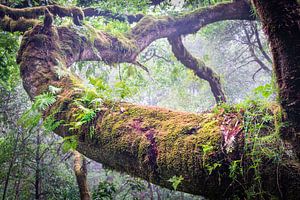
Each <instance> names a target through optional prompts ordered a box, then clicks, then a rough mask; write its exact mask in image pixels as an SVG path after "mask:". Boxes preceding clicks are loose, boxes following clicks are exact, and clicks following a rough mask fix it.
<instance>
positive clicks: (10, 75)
mask: <svg viewBox="0 0 300 200" xmlns="http://www.w3.org/2000/svg"><path fill="white" fill-rule="evenodd" d="M19 37H20V35H19V34H18V33H8V32H3V31H1V30H0V85H1V86H2V87H5V88H6V89H8V90H11V89H12V88H14V87H15V86H16V84H17V83H18V82H19V80H20V76H19V65H17V63H16V54H17V52H18V49H19Z"/></svg>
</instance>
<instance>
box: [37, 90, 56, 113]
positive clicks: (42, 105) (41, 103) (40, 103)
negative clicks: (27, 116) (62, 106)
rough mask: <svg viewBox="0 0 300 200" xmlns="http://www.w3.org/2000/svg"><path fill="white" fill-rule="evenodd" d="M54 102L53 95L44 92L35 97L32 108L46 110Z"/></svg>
mask: <svg viewBox="0 0 300 200" xmlns="http://www.w3.org/2000/svg"><path fill="white" fill-rule="evenodd" d="M55 101H56V97H55V96H54V95H53V94H51V93H49V92H46V93H43V94H41V95H38V96H36V97H35V100H34V104H33V105H32V108H33V109H37V110H46V109H47V108H48V107H49V106H51V105H52V104H53V103H54V102H55Z"/></svg>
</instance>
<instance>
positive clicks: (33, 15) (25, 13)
mask: <svg viewBox="0 0 300 200" xmlns="http://www.w3.org/2000/svg"><path fill="white" fill-rule="evenodd" d="M46 9H48V10H49V11H50V12H51V13H52V14H53V15H54V16H59V17H72V18H73V21H74V23H75V24H77V25H80V21H81V20H83V18H84V17H97V16H102V17H106V18H110V19H116V20H119V21H128V22H129V23H133V22H137V21H139V20H140V19H141V18H142V17H143V15H141V14H138V15H121V14H113V13H112V12H110V11H108V10H101V9H97V8H83V9H81V8H79V7H69V8H67V7H63V6H59V5H48V6H37V7H31V8H10V7H7V6H5V5H1V4H0V16H1V15H6V16H8V17H10V18H12V19H14V20H18V19H20V18H26V19H37V18H38V17H40V16H43V15H44V13H45V11H46Z"/></svg>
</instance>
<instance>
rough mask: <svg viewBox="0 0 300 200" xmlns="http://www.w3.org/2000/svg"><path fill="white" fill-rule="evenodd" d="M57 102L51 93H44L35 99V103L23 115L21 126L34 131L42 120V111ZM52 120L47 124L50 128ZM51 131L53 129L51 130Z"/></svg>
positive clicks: (20, 121) (20, 120)
mask: <svg viewBox="0 0 300 200" xmlns="http://www.w3.org/2000/svg"><path fill="white" fill-rule="evenodd" d="M55 101H56V97H55V96H54V95H53V94H51V93H48V92H46V93H43V94H41V95H38V96H36V97H35V100H34V103H33V104H32V106H31V107H30V108H29V109H28V110H27V111H25V112H24V113H23V115H22V116H21V118H20V119H19V124H21V125H22V126H23V127H24V128H26V129H32V128H34V127H36V126H37V125H38V123H39V122H40V120H41V118H42V113H41V112H42V111H44V110H46V109H47V108H48V107H49V106H50V105H52V104H53V103H54V102H55ZM50 120H51V119H50V118H49V121H48V122H47V123H46V125H47V126H48V127H47V128H50V126H51V125H50ZM53 123H54V122H53V119H52V126H56V125H54V124H53ZM50 129H51V128H50Z"/></svg>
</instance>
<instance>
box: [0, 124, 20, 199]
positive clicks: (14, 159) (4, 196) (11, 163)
mask: <svg viewBox="0 0 300 200" xmlns="http://www.w3.org/2000/svg"><path fill="white" fill-rule="evenodd" d="M20 135H21V130H20V128H18V129H17V137H16V140H15V145H14V148H13V156H12V158H11V160H10V162H9V167H8V171H7V174H6V178H5V182H4V187H3V188H4V189H3V195H2V200H5V199H6V193H7V188H8V184H9V180H10V175H11V172H12V168H13V166H14V164H15V162H16V158H17V148H18V142H19V137H20Z"/></svg>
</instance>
